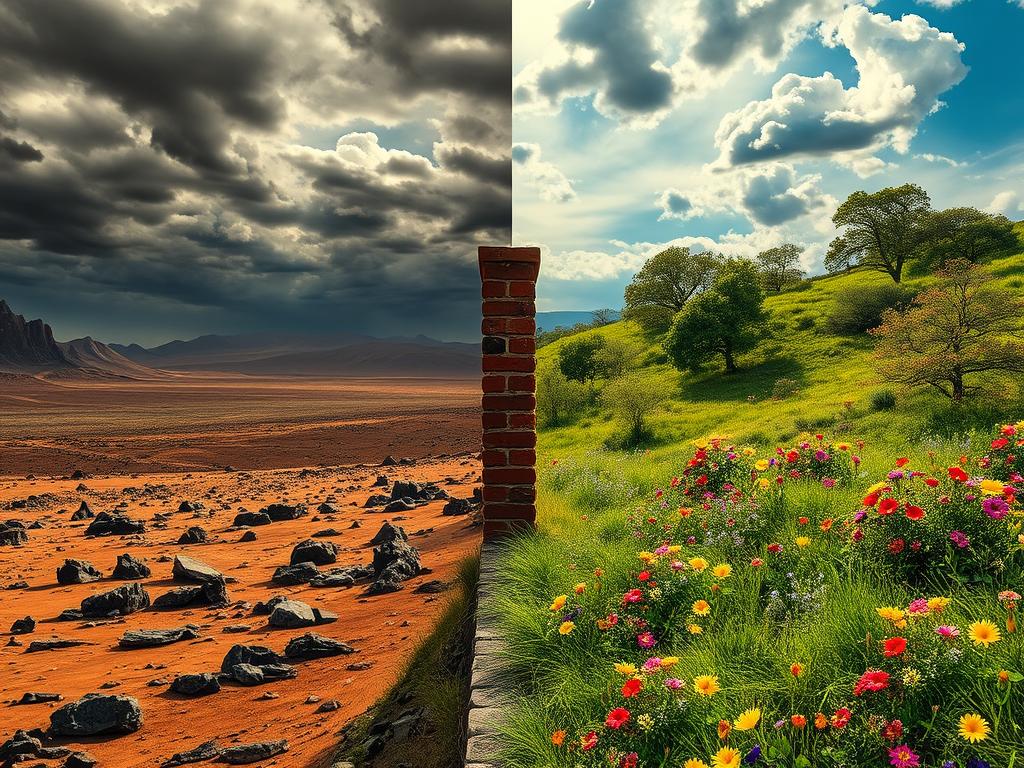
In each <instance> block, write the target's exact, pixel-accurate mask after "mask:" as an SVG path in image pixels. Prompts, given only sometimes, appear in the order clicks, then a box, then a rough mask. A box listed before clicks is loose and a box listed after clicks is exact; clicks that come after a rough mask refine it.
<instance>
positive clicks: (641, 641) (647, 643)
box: [636, 632, 658, 648]
mask: <svg viewBox="0 0 1024 768" xmlns="http://www.w3.org/2000/svg"><path fill="white" fill-rule="evenodd" d="M657 642H658V641H657V640H655V639H654V635H652V634H651V633H650V632H641V633H640V634H639V635H637V636H636V644H637V645H639V646H640V647H641V648H653V647H654V644H655V643H657Z"/></svg>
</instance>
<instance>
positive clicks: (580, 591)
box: [572, 581, 587, 595]
mask: <svg viewBox="0 0 1024 768" xmlns="http://www.w3.org/2000/svg"><path fill="white" fill-rule="evenodd" d="M572 591H573V592H575V593H576V594H577V595H582V594H583V593H584V592H586V591H587V583H586V582H585V581H581V582H580V583H579V584H577V585H576V586H575V587H573V588H572Z"/></svg>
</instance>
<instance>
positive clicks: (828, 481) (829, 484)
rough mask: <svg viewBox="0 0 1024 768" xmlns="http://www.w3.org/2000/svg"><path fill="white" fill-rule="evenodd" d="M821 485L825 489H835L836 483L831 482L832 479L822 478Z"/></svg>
mask: <svg viewBox="0 0 1024 768" xmlns="http://www.w3.org/2000/svg"><path fill="white" fill-rule="evenodd" d="M821 484H822V485H823V486H824V487H825V488H835V487H836V481H835V480H833V479H832V478H831V477H825V478H822V480H821Z"/></svg>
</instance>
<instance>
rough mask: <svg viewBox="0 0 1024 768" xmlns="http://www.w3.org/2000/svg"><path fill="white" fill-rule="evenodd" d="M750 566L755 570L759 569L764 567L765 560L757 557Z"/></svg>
mask: <svg viewBox="0 0 1024 768" xmlns="http://www.w3.org/2000/svg"><path fill="white" fill-rule="evenodd" d="M750 565H751V567H753V568H759V567H760V566H762V565H764V560H762V559H761V558H760V557H755V558H754V559H753V560H751V561H750Z"/></svg>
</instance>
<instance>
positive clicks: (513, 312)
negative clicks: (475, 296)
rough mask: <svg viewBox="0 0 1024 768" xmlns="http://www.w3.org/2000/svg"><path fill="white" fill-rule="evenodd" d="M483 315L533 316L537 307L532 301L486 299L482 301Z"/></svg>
mask: <svg viewBox="0 0 1024 768" xmlns="http://www.w3.org/2000/svg"><path fill="white" fill-rule="evenodd" d="M483 312H484V317H533V316H534V315H535V314H536V312H537V308H536V306H535V305H534V303H533V302H532V301H504V300H502V299H487V300H485V301H484V303H483Z"/></svg>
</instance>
